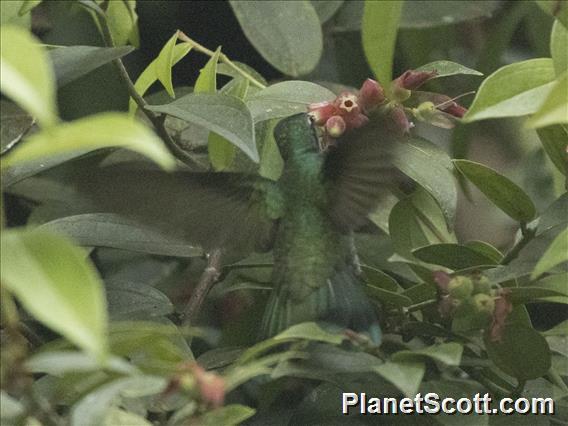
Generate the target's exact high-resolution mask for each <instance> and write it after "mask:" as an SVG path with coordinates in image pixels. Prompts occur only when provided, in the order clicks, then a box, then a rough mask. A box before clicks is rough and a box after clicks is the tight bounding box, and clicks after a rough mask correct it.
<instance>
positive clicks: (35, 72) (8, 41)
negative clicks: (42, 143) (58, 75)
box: [0, 26, 57, 126]
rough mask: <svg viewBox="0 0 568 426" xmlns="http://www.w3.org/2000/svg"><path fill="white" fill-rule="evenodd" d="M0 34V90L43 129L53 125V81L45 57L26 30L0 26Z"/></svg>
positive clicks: (54, 114)
mask: <svg viewBox="0 0 568 426" xmlns="http://www.w3.org/2000/svg"><path fill="white" fill-rule="evenodd" d="M0 34H1V42H0V44H1V45H2V50H1V51H0V60H1V62H0V63H1V69H0V90H2V93H4V94H5V95H6V96H8V97H9V98H11V99H12V100H13V101H14V102H16V103H17V104H18V105H20V106H21V107H22V108H23V109H25V110H26V111H27V112H29V113H30V114H31V115H33V116H34V117H36V118H37V119H38V121H39V122H40V124H42V125H43V126H50V125H53V124H55V123H56V122H57V108H56V105H55V78H54V75H53V69H52V67H51V64H50V63H49V59H48V57H47V54H46V53H45V52H44V50H43V49H42V48H41V47H40V46H39V41H38V40H37V39H36V38H35V37H34V36H32V35H31V34H30V33H28V32H27V31H26V30H23V29H21V28H18V27H14V26H2V29H1V30H0ZM22 52H25V54H22Z"/></svg>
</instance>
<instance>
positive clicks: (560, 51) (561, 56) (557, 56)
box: [550, 21, 568, 76]
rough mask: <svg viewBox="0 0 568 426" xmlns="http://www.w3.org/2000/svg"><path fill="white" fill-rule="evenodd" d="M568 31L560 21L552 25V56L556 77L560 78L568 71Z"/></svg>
mask: <svg viewBox="0 0 568 426" xmlns="http://www.w3.org/2000/svg"><path fill="white" fill-rule="evenodd" d="M567 47H568V29H566V27H565V26H563V25H562V24H561V23H560V22H559V21H555V22H554V25H552V34H551V35H550V56H552V61H553V62H554V70H555V71H556V75H557V76H560V75H561V74H562V73H564V72H565V71H566V70H567V69H568V49H567Z"/></svg>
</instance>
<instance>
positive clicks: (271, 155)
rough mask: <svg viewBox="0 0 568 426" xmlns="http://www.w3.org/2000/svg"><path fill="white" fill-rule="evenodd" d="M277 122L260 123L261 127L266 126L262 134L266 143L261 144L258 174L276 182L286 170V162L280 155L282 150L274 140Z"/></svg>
mask: <svg viewBox="0 0 568 426" xmlns="http://www.w3.org/2000/svg"><path fill="white" fill-rule="evenodd" d="M277 122H278V121H277V120H268V121H265V122H264V123H259V125H262V124H265V125H266V128H265V129H264V132H263V133H262V134H263V137H264V141H263V142H262V143H261V146H262V150H261V153H260V166H259V169H258V173H259V174H260V176H262V177H265V178H267V179H271V180H274V181H276V180H278V178H280V176H281V175H282V170H283V169H284V160H283V159H282V155H280V149H279V148H278V145H277V144H276V139H274V127H275V126H276V123H277ZM257 134H258V133H257Z"/></svg>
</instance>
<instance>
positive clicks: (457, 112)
mask: <svg viewBox="0 0 568 426" xmlns="http://www.w3.org/2000/svg"><path fill="white" fill-rule="evenodd" d="M440 109H441V110H442V111H444V112H445V113H447V114H450V115H453V116H454V117H457V118H462V117H463V116H464V115H465V113H466V112H467V108H464V107H462V106H461V105H460V104H458V103H457V102H451V103H450V104H449V105H448V106H446V107H444V108H440Z"/></svg>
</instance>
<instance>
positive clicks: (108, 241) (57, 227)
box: [40, 213, 201, 257]
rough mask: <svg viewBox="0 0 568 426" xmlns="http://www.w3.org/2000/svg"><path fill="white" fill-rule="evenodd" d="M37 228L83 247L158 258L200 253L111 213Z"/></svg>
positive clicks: (73, 218) (71, 218)
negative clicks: (110, 248) (146, 254)
mask: <svg viewBox="0 0 568 426" xmlns="http://www.w3.org/2000/svg"><path fill="white" fill-rule="evenodd" d="M40 228H41V229H44V230H47V231H51V232H56V233H59V234H63V235H66V236H68V237H69V238H71V239H73V241H75V242H76V243H77V244H79V245H82V246H87V247H112V248H118V249H122V250H132V251H138V252H141V253H149V254H155V255H160V256H174V257H195V256H199V255H201V250H200V249H198V248H196V247H192V246H191V245H189V244H187V243H186V242H184V241H182V240H178V239H175V238H173V237H169V236H166V235H164V234H161V233H159V232H157V231H155V230H153V229H148V228H146V227H144V226H143V225H140V224H138V223H137V222H133V221H131V220H129V219H126V218H124V217H121V216H119V215H115V214H111V213H88V214H80V215H76V216H68V217H64V218H61V219H56V220H54V221H52V222H48V223H46V224H44V225H42V226H41V227H40Z"/></svg>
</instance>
